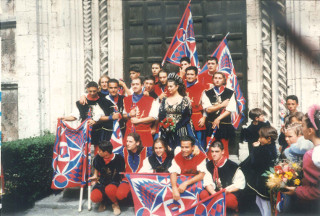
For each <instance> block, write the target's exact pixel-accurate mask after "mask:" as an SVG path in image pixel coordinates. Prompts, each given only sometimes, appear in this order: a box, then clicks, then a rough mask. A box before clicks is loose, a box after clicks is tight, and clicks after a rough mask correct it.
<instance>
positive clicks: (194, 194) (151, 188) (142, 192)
mask: <svg viewBox="0 0 320 216" xmlns="http://www.w3.org/2000/svg"><path fill="white" fill-rule="evenodd" d="M125 175H126V177H127V178H128V180H129V183H130V188H131V193H132V197H133V202H134V209H135V214H136V216H142V215H143V216H147V215H166V216H167V215H176V214H179V213H181V212H183V211H185V210H188V209H189V207H191V206H193V205H195V204H197V203H198V202H199V194H200V192H201V191H202V190H203V186H202V181H199V182H197V183H194V184H192V185H189V186H188V187H187V189H186V191H185V192H183V193H181V194H180V196H181V199H180V200H179V201H175V200H173V195H172V187H171V183H170V174H169V173H163V174H160V173H159V174H142V173H130V174H129V173H126V174H125ZM192 177H193V176H185V175H180V176H178V179H177V183H178V185H179V184H181V183H182V182H185V181H187V180H188V179H190V178H192Z"/></svg>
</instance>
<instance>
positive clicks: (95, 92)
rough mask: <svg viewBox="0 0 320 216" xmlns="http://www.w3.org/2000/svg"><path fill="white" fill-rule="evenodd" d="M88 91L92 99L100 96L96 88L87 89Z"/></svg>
mask: <svg viewBox="0 0 320 216" xmlns="http://www.w3.org/2000/svg"><path fill="white" fill-rule="evenodd" d="M87 91H88V94H89V95H90V96H91V97H92V98H96V97H97V96H98V88H96V87H89V88H87Z"/></svg>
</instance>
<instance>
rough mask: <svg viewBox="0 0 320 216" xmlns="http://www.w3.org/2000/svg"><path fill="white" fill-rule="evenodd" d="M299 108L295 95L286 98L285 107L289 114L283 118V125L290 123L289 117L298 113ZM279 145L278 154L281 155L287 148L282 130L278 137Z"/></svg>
mask: <svg viewBox="0 0 320 216" xmlns="http://www.w3.org/2000/svg"><path fill="white" fill-rule="evenodd" d="M298 106H299V100H298V97H297V96H295V95H289V96H288V97H287V98H286V107H287V110H288V111H289V113H288V114H287V115H286V116H285V117H284V122H285V125H288V124H290V123H292V122H290V116H293V115H295V113H297V112H298V110H297V107H298ZM278 141H279V145H280V149H279V150H280V153H281V154H282V153H283V151H284V150H285V149H286V148H287V147H288V143H287V142H286V140H285V135H284V128H282V129H281V133H280V135H279V139H278Z"/></svg>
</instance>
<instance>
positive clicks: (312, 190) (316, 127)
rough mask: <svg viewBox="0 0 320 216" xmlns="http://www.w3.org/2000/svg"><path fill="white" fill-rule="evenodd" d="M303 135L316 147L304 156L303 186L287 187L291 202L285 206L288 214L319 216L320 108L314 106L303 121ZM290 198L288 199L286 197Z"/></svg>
mask: <svg viewBox="0 0 320 216" xmlns="http://www.w3.org/2000/svg"><path fill="white" fill-rule="evenodd" d="M302 133H303V136H304V138H305V139H308V140H310V141H311V142H312V143H313V145H314V147H313V148H312V149H311V150H309V151H307V152H306V153H305V155H304V156H303V179H302V184H301V186H298V187H287V190H288V192H284V194H286V195H288V196H289V200H290V202H289V203H287V205H285V206H284V210H285V211H286V212H287V213H295V214H297V213H298V214H299V215H309V214H310V213H311V214H312V215H319V210H320V207H319V202H320V156H319V155H320V106H319V105H313V106H312V107H310V108H309V111H308V113H307V114H306V115H305V117H304V118H303V121H302ZM286 198H288V197H286ZM285 200H286V199H285Z"/></svg>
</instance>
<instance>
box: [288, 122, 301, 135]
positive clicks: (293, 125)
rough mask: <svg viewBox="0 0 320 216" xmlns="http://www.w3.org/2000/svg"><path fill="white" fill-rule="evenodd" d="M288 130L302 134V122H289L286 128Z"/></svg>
mask: <svg viewBox="0 0 320 216" xmlns="http://www.w3.org/2000/svg"><path fill="white" fill-rule="evenodd" d="M287 131H293V132H294V133H295V134H296V135H297V136H302V124H300V123H296V122H295V123H291V124H288V125H287V126H286V128H285V132H287Z"/></svg>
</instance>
